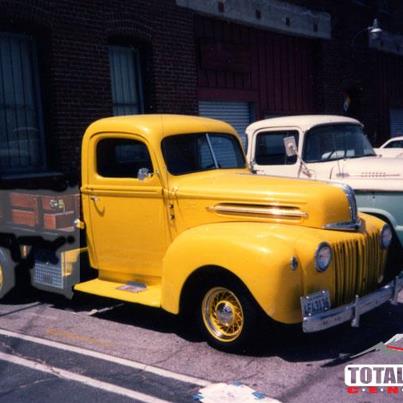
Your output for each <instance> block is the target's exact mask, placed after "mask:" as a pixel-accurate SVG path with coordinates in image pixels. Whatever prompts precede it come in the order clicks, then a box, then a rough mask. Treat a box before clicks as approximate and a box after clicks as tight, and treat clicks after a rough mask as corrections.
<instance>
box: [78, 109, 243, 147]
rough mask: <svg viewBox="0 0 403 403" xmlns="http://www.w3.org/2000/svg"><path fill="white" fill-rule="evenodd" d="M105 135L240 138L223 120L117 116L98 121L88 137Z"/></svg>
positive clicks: (92, 126)
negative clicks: (220, 135)
mask: <svg viewBox="0 0 403 403" xmlns="http://www.w3.org/2000/svg"><path fill="white" fill-rule="evenodd" d="M105 132H108V133H109V132H112V133H111V134H113V132H117V133H134V134H138V135H141V136H143V137H145V138H147V139H148V140H150V141H158V142H160V141H161V139H162V138H164V137H166V136H169V135H172V134H188V133H197V132H219V133H232V134H237V133H236V131H235V129H234V128H233V127H232V126H230V125H229V124H228V123H225V122H222V121H220V120H215V119H209V118H204V117H199V116H188V115H168V114H166V115H165V114H158V115H157V114H149V115H127V116H114V117H110V118H104V119H100V120H97V121H95V122H94V123H92V124H91V125H90V126H89V127H88V129H87V130H86V133H85V136H87V137H88V136H90V137H91V136H92V135H94V134H96V133H105Z"/></svg>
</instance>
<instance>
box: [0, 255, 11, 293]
mask: <svg viewBox="0 0 403 403" xmlns="http://www.w3.org/2000/svg"><path fill="white" fill-rule="evenodd" d="M14 286H15V264H14V261H13V259H12V258H11V254H10V252H9V250H8V249H4V248H0V299H2V298H3V297H4V296H5V295H6V294H7V293H8V292H9V291H11V290H12V289H13V288H14Z"/></svg>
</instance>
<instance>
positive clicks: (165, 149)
mask: <svg viewBox="0 0 403 403" xmlns="http://www.w3.org/2000/svg"><path fill="white" fill-rule="evenodd" d="M162 154H163V156H164V159H165V163H166V165H167V168H168V171H169V173H171V174H172V175H183V174H188V173H192V172H200V171H207V170H211V169H223V168H226V169H230V168H245V166H246V164H245V157H244V154H243V152H242V149H241V145H240V143H239V141H238V140H237V139H236V137H235V136H232V135H230V134H221V133H193V134H184V135H175V136H170V137H166V138H165V139H164V140H163V141H162Z"/></svg>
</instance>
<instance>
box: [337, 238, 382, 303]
mask: <svg viewBox="0 0 403 403" xmlns="http://www.w3.org/2000/svg"><path fill="white" fill-rule="evenodd" d="M333 252H334V259H335V284H336V292H335V301H334V303H335V305H341V304H345V303H349V302H351V301H352V300H353V299H354V297H355V295H360V296H362V295H365V294H367V293H368V292H370V291H372V290H374V289H376V288H377V286H378V280H379V279H380V278H381V276H382V275H383V268H384V261H385V253H384V252H383V251H382V250H381V248H380V242H379V234H377V233H374V234H371V235H367V236H366V237H365V238H364V239H360V240H350V241H344V242H342V243H338V244H336V245H334V246H333Z"/></svg>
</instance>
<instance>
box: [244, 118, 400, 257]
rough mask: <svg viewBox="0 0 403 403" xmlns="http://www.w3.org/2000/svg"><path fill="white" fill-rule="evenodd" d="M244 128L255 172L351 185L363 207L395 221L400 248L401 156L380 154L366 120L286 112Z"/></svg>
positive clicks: (396, 242) (249, 158)
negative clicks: (368, 136) (374, 144)
mask: <svg viewBox="0 0 403 403" xmlns="http://www.w3.org/2000/svg"><path fill="white" fill-rule="evenodd" d="M246 134H247V137H248V151H247V158H248V162H249V163H250V165H251V168H252V169H253V170H254V171H255V172H256V173H258V174H262V175H277V176H287V177H293V178H301V179H319V180H324V181H335V182H341V183H344V184H347V185H349V186H351V187H352V188H353V189H354V191H355V193H356V197H357V203H358V207H359V209H360V211H363V212H366V213H369V214H373V215H375V216H377V217H381V218H382V219H384V220H385V221H388V222H389V223H390V224H391V225H392V227H393V229H394V232H395V235H396V236H395V247H396V250H397V253H398V254H401V247H402V246H403V209H402V205H403V161H401V160H396V158H383V157H380V156H379V155H376V153H375V151H374V149H373V148H372V146H371V144H370V142H369V140H368V139H367V137H366V136H365V134H364V130H363V125H362V123H360V122H359V121H358V120H355V119H352V118H349V117H345V116H332V115H304V116H287V117H280V118H272V119H266V120H262V121H259V122H255V123H253V124H251V125H250V126H249V127H247V129H246ZM398 244H399V245H400V248H399V245H398Z"/></svg>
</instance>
